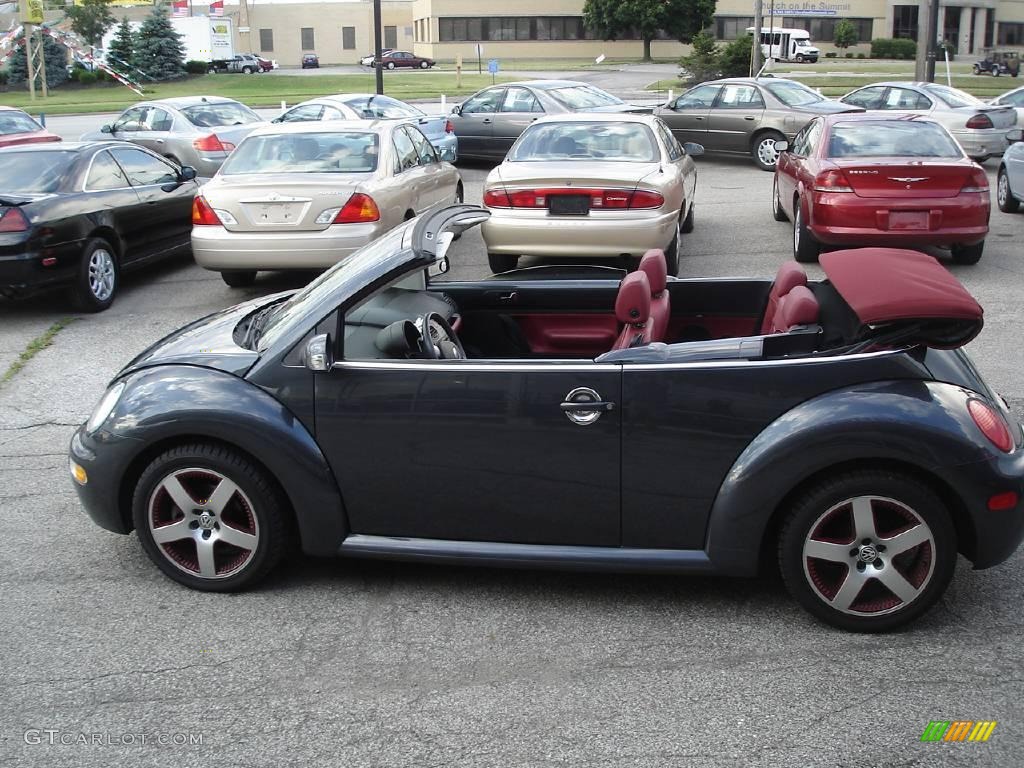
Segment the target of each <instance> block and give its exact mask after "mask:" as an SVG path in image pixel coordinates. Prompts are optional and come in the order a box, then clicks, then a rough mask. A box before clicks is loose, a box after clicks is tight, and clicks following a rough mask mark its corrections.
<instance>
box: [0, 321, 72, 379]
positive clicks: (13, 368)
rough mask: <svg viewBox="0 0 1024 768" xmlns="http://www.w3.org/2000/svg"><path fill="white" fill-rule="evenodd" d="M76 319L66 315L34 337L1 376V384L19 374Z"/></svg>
mask: <svg viewBox="0 0 1024 768" xmlns="http://www.w3.org/2000/svg"><path fill="white" fill-rule="evenodd" d="M74 321H75V318H73V317H65V318H64V319H63V320H58V321H57V322H55V323H54V324H53V325H51V326H50V327H49V328H47V329H46V330H45V331H43V332H42V333H41V334H39V335H38V336H36V337H35V338H34V339H32V341H30V342H29V343H28V344H27V345H26V346H25V351H23V352H22V353H21V354H20V355H18V359H17V360H15V361H14V362H13V363H11V364H10V366H8V368H7V370H6V371H4V375H3V377H2V378H0V385H2V384H6V383H7V382H8V381H10V380H11V379H13V378H14V377H15V376H17V375H18V371H20V370H21V369H22V368H24V367H25V366H26V365H27V364H28V361H29V360H31V359H32V358H33V357H35V356H36V355H38V354H39V353H40V352H42V351H43V350H44V349H46V348H47V347H48V346H50V345H51V344H52V343H53V339H54V337H56V335H57V334H58V333H60V332H61V331H62V330H64V329H65V328H67V327H68V326H69V325H71V323H73V322H74Z"/></svg>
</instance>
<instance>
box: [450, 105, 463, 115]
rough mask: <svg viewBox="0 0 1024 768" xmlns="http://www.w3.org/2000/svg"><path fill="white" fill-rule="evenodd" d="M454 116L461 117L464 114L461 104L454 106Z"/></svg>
mask: <svg viewBox="0 0 1024 768" xmlns="http://www.w3.org/2000/svg"><path fill="white" fill-rule="evenodd" d="M452 114H453V115H461V114H462V105H461V104H452Z"/></svg>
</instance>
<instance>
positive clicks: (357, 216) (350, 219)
mask: <svg viewBox="0 0 1024 768" xmlns="http://www.w3.org/2000/svg"><path fill="white" fill-rule="evenodd" d="M379 219H380V211H379V210H378V209H377V203H375V202H374V201H373V198H372V197H370V196H369V195H364V194H363V193H362V192H356V193H355V194H354V195H352V197H350V198H349V199H348V202H347V203H345V207H344V208H342V209H341V210H340V211H338V215H337V216H335V217H334V223H335V224H358V223H360V222H368V221H378V220H379Z"/></svg>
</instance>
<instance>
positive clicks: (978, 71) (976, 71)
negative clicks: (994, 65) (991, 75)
mask: <svg viewBox="0 0 1024 768" xmlns="http://www.w3.org/2000/svg"><path fill="white" fill-rule="evenodd" d="M974 74H976V75H980V74H981V67H979V66H978V65H977V64H975V65H974Z"/></svg>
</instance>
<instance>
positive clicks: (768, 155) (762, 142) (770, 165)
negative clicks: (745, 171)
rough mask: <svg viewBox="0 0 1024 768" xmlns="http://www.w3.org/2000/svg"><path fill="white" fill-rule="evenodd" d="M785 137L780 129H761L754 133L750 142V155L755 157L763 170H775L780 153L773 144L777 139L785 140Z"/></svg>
mask: <svg viewBox="0 0 1024 768" xmlns="http://www.w3.org/2000/svg"><path fill="white" fill-rule="evenodd" d="M785 138H786V137H785V136H783V135H782V134H781V133H779V132H778V131H761V132H760V133H756V134H754V138H753V139H752V140H751V142H750V155H751V157H753V158H754V162H755V163H757V167H758V168H760V169H761V170H762V171H774V170H775V162H776V161H777V160H778V159H779V153H778V152H776V151H775V147H774V146H772V145H773V144H774V143H775V142H776V141H784V140H785Z"/></svg>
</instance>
